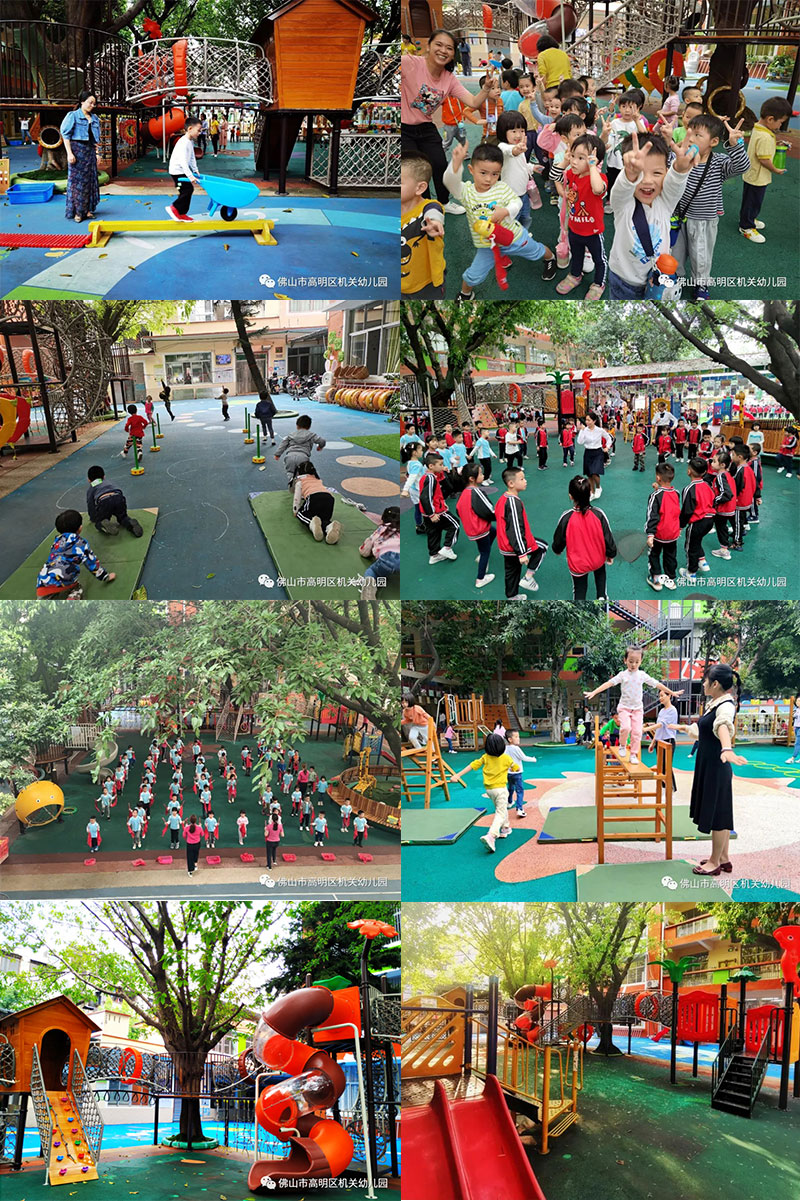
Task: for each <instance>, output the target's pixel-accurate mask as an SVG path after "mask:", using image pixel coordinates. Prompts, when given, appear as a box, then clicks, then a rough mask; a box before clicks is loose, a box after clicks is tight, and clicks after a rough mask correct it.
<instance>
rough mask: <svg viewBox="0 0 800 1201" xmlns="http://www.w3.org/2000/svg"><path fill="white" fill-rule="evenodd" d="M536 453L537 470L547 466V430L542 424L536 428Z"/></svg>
mask: <svg viewBox="0 0 800 1201" xmlns="http://www.w3.org/2000/svg"><path fill="white" fill-rule="evenodd" d="M536 453H537V454H538V456H539V470H540V471H542V470H543V469H544V468H545V467H546V466H547V430H546V429H545V428H544V426H543V425H540V426H537V429H536Z"/></svg>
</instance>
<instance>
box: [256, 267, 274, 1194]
mask: <svg viewBox="0 0 800 1201" xmlns="http://www.w3.org/2000/svg"><path fill="white" fill-rule="evenodd" d="M258 282H259V283H260V284H261V287H262V288H274V287H275V280H274V279H273V278H272V276H271V275H259V277H258ZM272 1187H273V1188H274V1187H275V1185H273V1186H272Z"/></svg>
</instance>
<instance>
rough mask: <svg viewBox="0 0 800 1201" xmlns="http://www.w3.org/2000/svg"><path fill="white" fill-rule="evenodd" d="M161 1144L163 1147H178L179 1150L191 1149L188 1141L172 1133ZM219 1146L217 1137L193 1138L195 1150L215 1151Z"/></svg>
mask: <svg viewBox="0 0 800 1201" xmlns="http://www.w3.org/2000/svg"><path fill="white" fill-rule="evenodd" d="M161 1146H162V1147H178V1148H179V1150H181V1151H188V1150H189V1144H188V1143H187V1142H185V1141H184V1140H182V1139H179V1138H175V1136H174V1135H171V1134H168V1135H167V1137H166V1138H165V1139H164V1140H163V1141H162V1143H161ZM218 1146H219V1140H218V1139H215V1138H201V1139H193V1141H192V1150H193V1151H213V1150H214V1148H215V1147H218Z"/></svg>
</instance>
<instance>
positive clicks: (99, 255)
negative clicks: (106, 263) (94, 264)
mask: <svg viewBox="0 0 800 1201" xmlns="http://www.w3.org/2000/svg"><path fill="white" fill-rule="evenodd" d="M97 257H98V258H99V259H107V258H108V255H107V254H98V256H97Z"/></svg>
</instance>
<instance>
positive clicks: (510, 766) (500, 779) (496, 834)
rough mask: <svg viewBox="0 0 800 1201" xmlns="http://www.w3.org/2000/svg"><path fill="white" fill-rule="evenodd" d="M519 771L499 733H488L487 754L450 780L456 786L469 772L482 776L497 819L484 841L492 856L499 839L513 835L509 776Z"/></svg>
mask: <svg viewBox="0 0 800 1201" xmlns="http://www.w3.org/2000/svg"><path fill="white" fill-rule="evenodd" d="M517 769H518V764H517V762H516V760H514V759H512V758H511V756H510V755H509V754H508V752H507V750H506V740H505V738H503V737H502V735H500V734H488V735H487V737H486V742H485V743H484V753H483V754H482V755H481V756H480V758H479V759H473V760H472V762H471V763H468V764H467V766H466V767H463V768H462V769H461V771H460V772H456V773H455V775H453V776H452V777H451V780H450V782H451V784H455V783H457V782H458V781H459V780H460V779H461V778H462V776H465V775H466V774H467V772H468V771H481V772H482V773H483V786H484V788H485V789H486V793H487V796H488V797H489V800H490V801H491V802H492V804H493V805H494V817H493V818H492V822H491V825H490V826H489V829H488V830H487V831H486V833H485V834H482V835H481V842H482V843H483V844H484V846H485V847H486V849H487V850H488V851H490V852H491V853H492V854H494V853H495V851H496V849H497V846H496V843H497V839H498V838H507V837H508V835H509V834H510V833H511V826H510V825H509V824H508V775H509V772H514V771H516V770H517Z"/></svg>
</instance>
